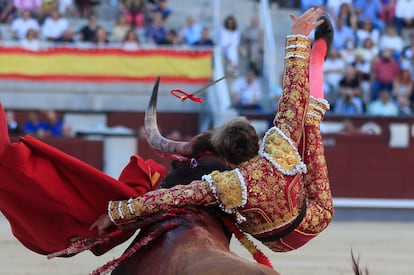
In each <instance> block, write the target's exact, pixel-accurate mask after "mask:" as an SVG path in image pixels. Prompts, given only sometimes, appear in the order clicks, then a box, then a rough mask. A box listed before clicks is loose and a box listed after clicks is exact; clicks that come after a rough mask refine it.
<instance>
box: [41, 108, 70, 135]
mask: <svg viewBox="0 0 414 275" xmlns="http://www.w3.org/2000/svg"><path fill="white" fill-rule="evenodd" d="M45 117H46V120H45V122H46V127H45V130H46V135H48V136H53V137H66V136H70V127H69V126H68V125H65V123H64V122H63V119H60V118H59V117H58V115H57V113H56V112H55V111H54V110H46V111H45Z"/></svg>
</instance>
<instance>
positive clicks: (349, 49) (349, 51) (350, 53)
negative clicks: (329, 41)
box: [339, 39, 356, 65]
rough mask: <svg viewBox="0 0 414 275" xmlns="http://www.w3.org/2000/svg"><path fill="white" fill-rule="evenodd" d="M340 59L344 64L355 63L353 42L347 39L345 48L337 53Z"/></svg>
mask: <svg viewBox="0 0 414 275" xmlns="http://www.w3.org/2000/svg"><path fill="white" fill-rule="evenodd" d="M339 54H340V55H341V57H342V59H343V60H344V61H345V62H346V64H348V65H349V64H352V63H353V62H354V61H355V55H356V48H355V40H353V39H348V40H346V42H345V47H343V49H342V50H340V51H339Z"/></svg>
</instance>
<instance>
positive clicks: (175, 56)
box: [0, 48, 212, 84]
mask: <svg viewBox="0 0 414 275" xmlns="http://www.w3.org/2000/svg"><path fill="white" fill-rule="evenodd" d="M211 61H212V51H211V50H210V49H203V50H196V49H194V50H190V49H188V50H182V49H165V48H163V49H159V48H158V49H141V50H138V51H124V50H120V49H73V48H54V49H48V50H42V51H36V52H34V51H28V50H24V49H21V48H1V49H0V79H19V80H38V81H80V82H81V81H85V82H149V83H152V81H153V80H154V78H156V77H157V76H160V75H161V76H162V78H163V82H165V83H188V84H202V83H205V82H206V81H208V80H209V79H210V78H211V74H212V62H211Z"/></svg>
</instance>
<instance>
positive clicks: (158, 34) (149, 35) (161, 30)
mask: <svg viewBox="0 0 414 275" xmlns="http://www.w3.org/2000/svg"><path fill="white" fill-rule="evenodd" d="M166 36H167V31H166V29H165V26H164V18H163V16H162V14H161V13H156V14H155V15H154V18H153V19H152V22H151V24H149V25H148V26H147V27H146V29H145V37H146V40H147V42H149V43H153V44H161V43H162V42H163V41H164V40H165V39H166Z"/></svg>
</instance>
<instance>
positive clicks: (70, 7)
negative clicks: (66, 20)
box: [58, 0, 77, 17]
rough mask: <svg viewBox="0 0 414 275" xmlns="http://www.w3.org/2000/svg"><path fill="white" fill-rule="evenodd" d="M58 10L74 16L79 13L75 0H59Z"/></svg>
mask: <svg viewBox="0 0 414 275" xmlns="http://www.w3.org/2000/svg"><path fill="white" fill-rule="evenodd" d="M58 10H59V12H60V14H62V15H63V16H69V17H74V16H76V15H77V11H76V7H75V3H74V2H73V0H59V6H58Z"/></svg>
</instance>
